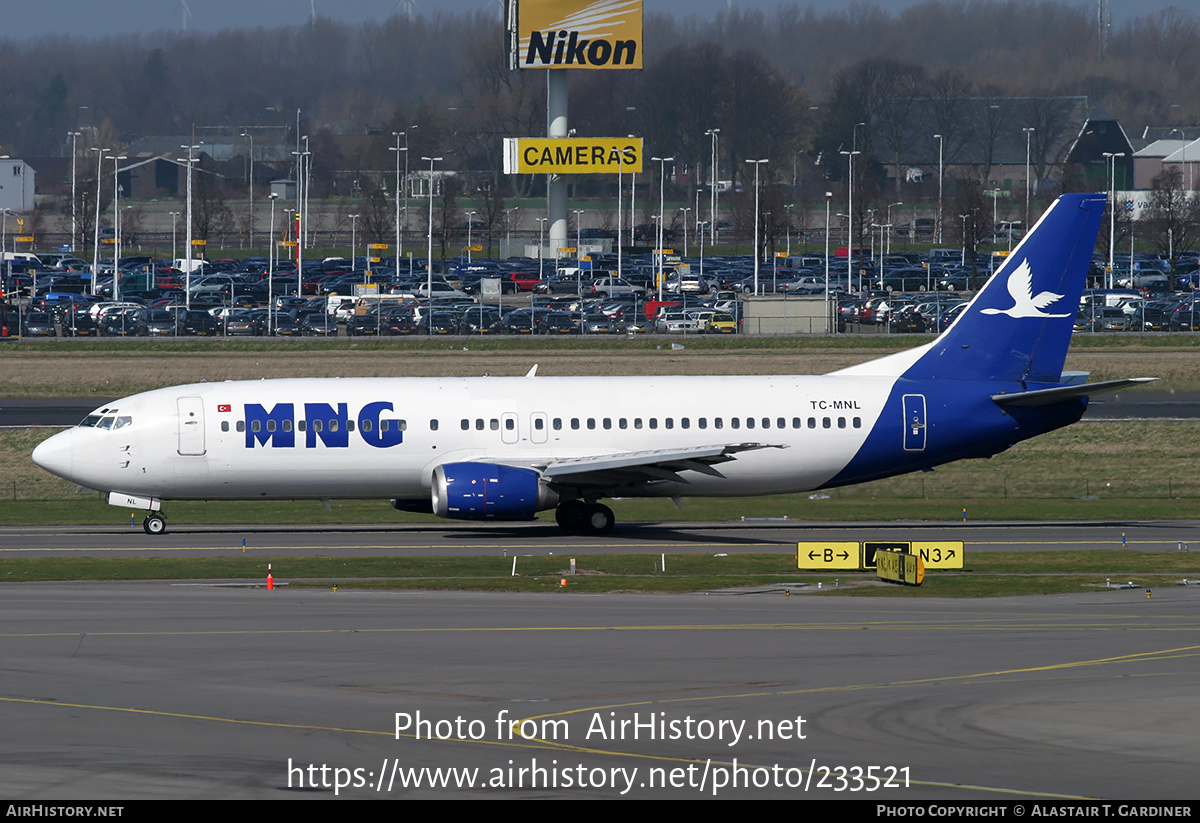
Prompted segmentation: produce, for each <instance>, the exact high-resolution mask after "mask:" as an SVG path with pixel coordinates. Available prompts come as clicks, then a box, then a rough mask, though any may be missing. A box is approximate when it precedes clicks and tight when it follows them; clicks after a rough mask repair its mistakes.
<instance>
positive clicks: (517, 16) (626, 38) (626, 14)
mask: <svg viewBox="0 0 1200 823" xmlns="http://www.w3.org/2000/svg"><path fill="white" fill-rule="evenodd" d="M506 11H507V17H508V20H507V24H506V28H507V33H508V49H509V67H510V68H513V69H518V68H520V69H568V68H570V69H640V68H641V67H642V0H508V3H507V5H506Z"/></svg>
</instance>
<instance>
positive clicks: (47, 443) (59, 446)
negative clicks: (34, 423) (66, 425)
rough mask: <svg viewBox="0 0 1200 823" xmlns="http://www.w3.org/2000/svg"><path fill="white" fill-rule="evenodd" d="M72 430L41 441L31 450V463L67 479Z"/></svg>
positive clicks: (70, 457)
mask: <svg viewBox="0 0 1200 823" xmlns="http://www.w3.org/2000/svg"><path fill="white" fill-rule="evenodd" d="M73 435H74V430H72V429H68V430H67V431H65V432H59V433H58V434H56V435H54V436H53V437H50V438H47V439H46V440H43V441H42V442H41V443H39V444H38V445H37V448H35V449H34V450H33V462H34V463H37V464H38V465H39V466H41V467H42V468H43V469H45V470H46V471H48V472H50V473H51V474H57V475H58V476H59V477H68V476H70V474H71V466H72V462H73V461H72V452H73V451H74V449H73V448H72V441H73V439H74V438H73Z"/></svg>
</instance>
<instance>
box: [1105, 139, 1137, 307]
mask: <svg viewBox="0 0 1200 823" xmlns="http://www.w3.org/2000/svg"><path fill="white" fill-rule="evenodd" d="M1124 156H1125V152H1123V151H1118V152H1111V151H1106V152H1104V162H1106V163H1107V164H1108V165H1109V166H1110V167H1111V169H1112V171H1111V172H1110V173H1109V175H1108V277H1107V278H1106V279H1107V280H1108V288H1110V289H1111V288H1112V287H1113V243H1115V242H1116V238H1117V158H1118V157H1124ZM1130 285H1132V281H1130Z"/></svg>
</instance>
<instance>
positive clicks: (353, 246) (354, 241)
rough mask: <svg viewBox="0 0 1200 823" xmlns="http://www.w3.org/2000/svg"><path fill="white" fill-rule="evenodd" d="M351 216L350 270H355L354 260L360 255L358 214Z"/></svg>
mask: <svg viewBox="0 0 1200 823" xmlns="http://www.w3.org/2000/svg"><path fill="white" fill-rule="evenodd" d="M349 217H350V271H354V262H355V260H356V259H357V257H358V255H357V254H355V252H357V251H358V217H359V216H358V215H357V214H351V215H349Z"/></svg>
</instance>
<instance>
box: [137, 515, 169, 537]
mask: <svg viewBox="0 0 1200 823" xmlns="http://www.w3.org/2000/svg"><path fill="white" fill-rule="evenodd" d="M142 528H143V529H145V530H146V534H165V533H166V531H167V521H166V519H165V518H164V517H163V516H162V515H161V514H148V515H146V519H145V520H143V521H142Z"/></svg>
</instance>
